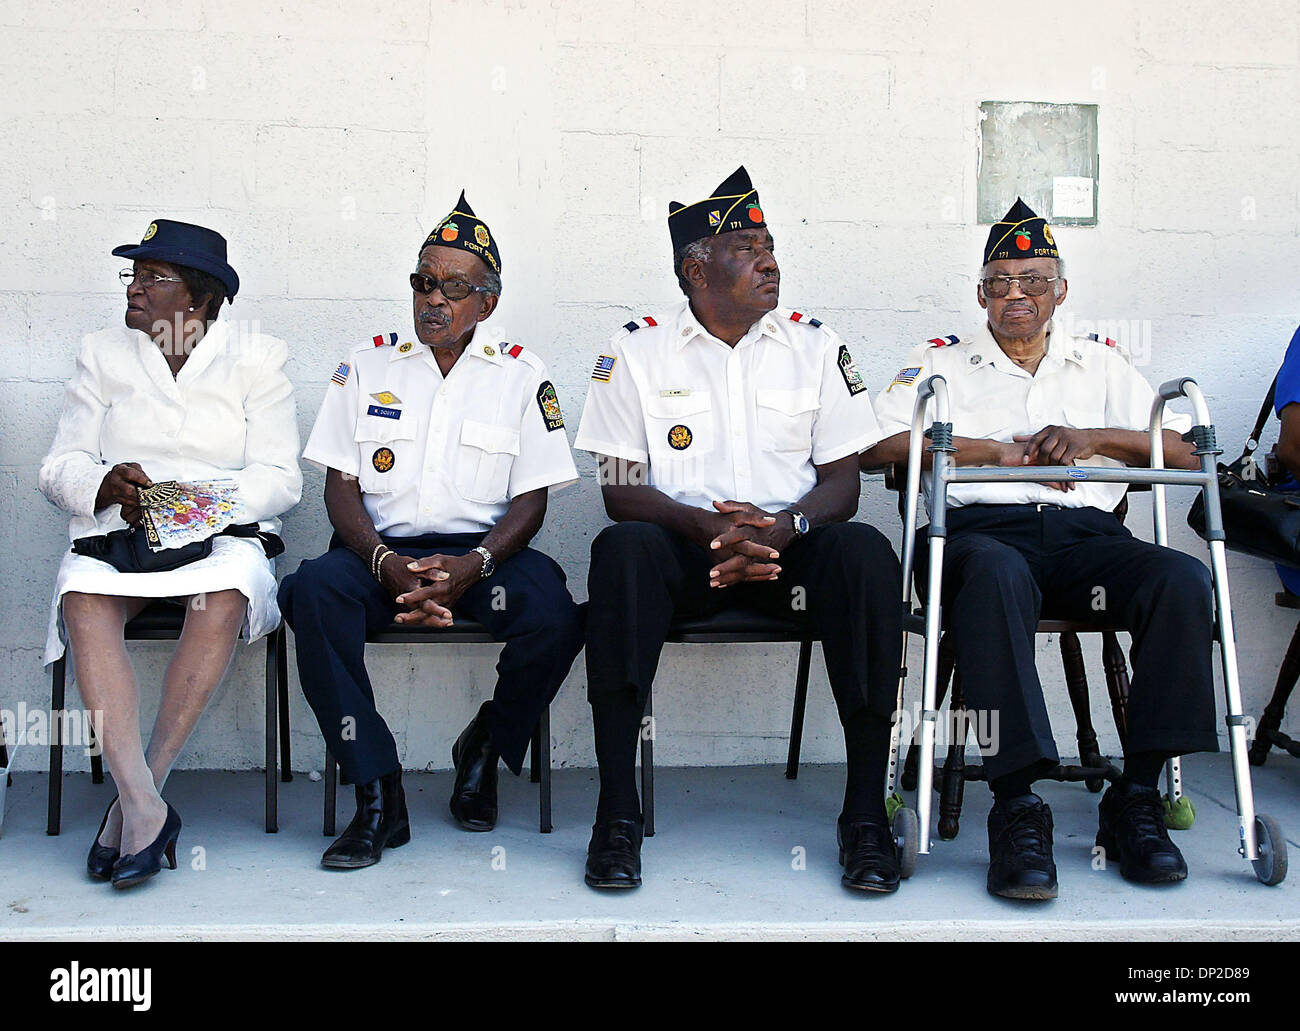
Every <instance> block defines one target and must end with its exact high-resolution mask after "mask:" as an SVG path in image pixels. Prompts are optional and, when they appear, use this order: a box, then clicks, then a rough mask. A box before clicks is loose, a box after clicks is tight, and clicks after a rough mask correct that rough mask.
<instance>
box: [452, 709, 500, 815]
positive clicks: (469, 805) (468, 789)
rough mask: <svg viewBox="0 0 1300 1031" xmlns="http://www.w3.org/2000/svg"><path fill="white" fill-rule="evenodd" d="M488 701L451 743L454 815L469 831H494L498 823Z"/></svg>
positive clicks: (497, 757) (495, 774)
mask: <svg viewBox="0 0 1300 1031" xmlns="http://www.w3.org/2000/svg"><path fill="white" fill-rule="evenodd" d="M491 704H492V703H491V702H484V703H483V704H482V706H480V708H479V710H478V715H477V716H475V717H474V718H473V719H472V720H470V721H469V726H468V727H466V728H465V729H464V730H463V731H461V735H460V737H458V738H457V739H456V743H455V744H454V745H452V746H451V761H452V763H453V764H454V765H455V767H456V784H455V786H454V787H453V788H452V789H451V815H452V816H454V817H455V818H456V822H457V823H459V824H460V825H461V826H462V827H464V828H465V829H466V830H467V831H490V830H491V829H492V828H493V827H495V826H496V825H497V760H498V759H500V755H499V754H498V752H497V750H496V749H495V748H493V747H492V735H491V734H490V733H489V732H488V713H487V710H488V706H489V705H491Z"/></svg>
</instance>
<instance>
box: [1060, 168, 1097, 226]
mask: <svg viewBox="0 0 1300 1031" xmlns="http://www.w3.org/2000/svg"><path fill="white" fill-rule="evenodd" d="M1092 212H1093V207H1092V179H1091V178H1090V177H1088V176H1077V175H1058V176H1056V177H1055V178H1054V179H1053V180H1052V217H1053V218H1092Z"/></svg>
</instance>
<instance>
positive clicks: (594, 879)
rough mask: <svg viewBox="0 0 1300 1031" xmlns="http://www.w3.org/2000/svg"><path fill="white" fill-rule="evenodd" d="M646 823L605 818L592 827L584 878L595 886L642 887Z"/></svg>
mask: <svg viewBox="0 0 1300 1031" xmlns="http://www.w3.org/2000/svg"><path fill="white" fill-rule="evenodd" d="M644 829H645V824H644V823H643V822H642V821H641V820H639V819H637V820H604V821H602V822H599V823H596V824H595V825H594V826H593V827H592V828H591V843H590V844H589V845H588V846H587V870H586V873H585V874H584V876H583V879H584V880H585V881H586V882H587V883H588V884H589V885H591V887H593V888H639V887H641V839H642V833H643V831H644Z"/></svg>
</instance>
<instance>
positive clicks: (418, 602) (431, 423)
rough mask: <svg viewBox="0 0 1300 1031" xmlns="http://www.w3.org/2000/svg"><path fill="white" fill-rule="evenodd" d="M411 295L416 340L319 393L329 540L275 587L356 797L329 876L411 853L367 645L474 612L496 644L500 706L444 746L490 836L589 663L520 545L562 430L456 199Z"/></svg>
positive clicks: (438, 683) (475, 823) (388, 344)
mask: <svg viewBox="0 0 1300 1031" xmlns="http://www.w3.org/2000/svg"><path fill="white" fill-rule="evenodd" d="M410 281H411V289H412V301H413V306H414V316H415V333H416V337H417V340H418V342H417V341H412V340H406V341H403V342H400V343H399V342H398V341H399V339H400V338H399V336H398V334H396V333H393V334H390V335H381V336H377V337H375V339H374V342H373V346H371V345H366V346H365V347H362V348H361V349H359V350H357V351H355V352H354V353H353V354H352V355H350V356H349V357H348V358H347V359H346V360H344V361H342V362H340V363H339V365H338V367H337V368H335V369H334V370H333V375H332V376H331V377H330V382H329V383H328V384H327V385H326V388H325V400H324V403H323V404H322V405H321V409H320V414H319V415H318V416H317V418H316V425H315V427H314V428H313V429H312V433H311V437H310V439H309V440H308V442H307V447H306V449H305V450H304V451H303V457H304V458H306V459H307V460H308V461H309V462H311V463H312V464H314V465H316V466H319V467H321V468H323V469H325V470H326V476H325V507H326V510H327V512H328V513H329V518H330V523H331V524H332V525H333V527H334V531H335V532H334V537H333V539H332V540H331V541H330V550H329V551H327V552H326V553H325V554H324V555H322V556H320V557H319V558H316V559H311V560H309V561H307V562H304V563H303V564H302V565H301V566H300V567H299V568H298V571H297V572H296V573H294V574H293V575H292V576H289V577H287V578H286V579H285V581H284V584H283V585H282V587H281V589H280V607H281V609H282V610H283V612H284V614H285V619H286V621H287V622H288V623H289V625H290V626H292V627H293V630H294V634H295V637H296V640H297V654H298V671H299V674H300V677H301V681H302V688H303V693H304V694H305V695H306V696H307V700H308V701H309V702H310V703H311V706H312V709H313V711H314V712H315V713H316V719H317V721H318V722H319V723H320V727H321V732H322V733H323V734H324V735H325V740H326V742H327V743H328V745H329V749H330V752H331V753H332V754H333V755H334V756H335V757H336V758H337V759H338V761H339V765H340V767H341V768H342V771H343V773H344V774H345V775H346V776H347V777H348V778H349V779H350V780H351V781H352V783H353V784H355V785H356V798H357V812H356V816H355V818H354V819H353V820H352V822H351V824H350V825H349V826H348V828H347V829H346V830H345V831H344V832H343V834H342V836H341V837H340V838H339V839H338V840H337V841H335V842H334V843H333V844H332V845H331V846H330V847H329V848H328V849H327V850H326V851H325V855H324V857H323V858H322V860H321V862H322V865H323V866H325V867H327V868H330V869H356V868H359V867H365V866H370V865H372V864H374V863H377V862H379V860H380V857H381V856H382V853H383V850H384V848H385V847H397V846H399V845H403V844H405V843H406V842H407V841H408V840H410V829H409V821H408V818H407V811H406V801H405V796H404V793H403V791H402V782H401V774H402V769H401V762H400V760H399V757H398V752H397V745H396V742H395V741H394V740H393V735H392V733H391V732H390V731H389V729H388V726H387V725H386V724H385V722H384V720H383V718H382V717H381V716H380V715H379V712H378V710H377V708H376V705H375V697H374V691H373V690H372V687H371V682H370V678H369V676H368V675H367V673H366V667H365V657H364V652H365V639H366V634H367V633H368V632H373V631H377V630H380V629H383V628H384V627H387V626H388V625H389V624H391V623H393V622H396V623H399V624H401V625H403V626H428V627H447V626H452V625H454V622H455V619H456V617H458V616H465V617H467V618H469V619H473V620H475V621H477V622H479V623H482V624H483V625H484V626H485V627H487V629H488V630H489V632H490V633H491V634H492V636H493V637H494V638H496V639H497V640H499V641H504V642H505V648H504V649H503V650H502V652H501V659H500V662H499V663H498V664H497V673H498V677H497V683H496V691H495V693H494V695H493V697H492V699H491V700H489V701H487V702H484V703H483V705H482V707H481V708H480V709H479V711H478V714H477V715H476V716H475V717H474V719H473V720H472V721H471V722H470V724H469V726H468V727H466V728H465V730H464V732H463V733H462V734H461V735H460V737H459V738H458V739H457V740H456V743H455V745H454V746H453V748H452V763H453V765H454V766H455V770H456V779H455V787H454V788H453V791H452V797H451V803H450V807H451V812H452V815H453V816H454V817H455V819H456V821H457V823H459V824H460V826H461V827H463V828H465V829H466V830H471V831H488V830H491V829H492V828H493V827H494V826H495V824H496V819H497V761H498V759H503V760H504V761H505V763H506V765H507V766H508V767H509V768H510V769H511V771H513V772H514V773H516V774H518V773H519V771H520V768H521V766H522V764H523V759H524V753H525V751H526V749H527V747H528V742H529V740H530V738H531V736H532V733H533V730H534V728H535V727H536V726H537V723H538V720H539V718H540V717H541V715H542V712H543V711H544V710H545V708H546V706H547V705H549V704H550V702H551V700H552V698H554V697H555V694H556V692H557V691H558V690H559V688H560V684H561V683H562V682H563V680H564V678H565V676H566V675H567V674H568V672H569V667H570V666H571V665H572V663H573V660H574V658H575V656H576V655H577V654H578V652H579V651H580V650H581V647H582V630H583V628H582V613H581V610H580V609H579V608H578V606H577V605H575V604H574V601H573V598H572V596H571V595H570V594H569V590H568V588H567V587H566V585H565V577H564V572H563V570H561V569H560V567H559V565H557V564H556V563H555V562H554V561H553V560H552V559H550V558H549V557H547V556H546V555H543V554H542V553H541V552H539V551H535V550H533V549H532V548H529V547H527V545H528V542H529V541H530V540H532V538H533V536H534V535H535V534H536V533H537V531H538V530H539V529H540V528H541V525H542V520H543V518H544V517H545V515H546V502H547V495H548V491H550V490H554V489H557V488H559V487H562V486H565V485H567V484H569V483H572V482H573V481H574V480H576V479H577V472H576V470H575V468H574V465H573V457H572V455H571V453H570V451H569V443H568V440H567V438H566V437H565V434H564V417H563V415H562V413H561V411H560V404H559V400H558V398H557V397H556V393H555V387H554V386H553V385H552V383H551V381H550V379H549V378H548V376H547V372H546V366H545V365H544V364H543V362H542V361H541V359H540V358H538V357H537V356H536V355H535V354H533V353H532V352H531V351H528V350H525V349H524V348H523V347H521V346H520V345H518V344H515V343H511V342H508V341H506V340H503V339H502V337H501V336H500V335H499V334H497V333H494V332H493V327H492V326H491V324H490V323H488V321H487V320H488V319H489V318H490V316H491V315H492V313H493V312H494V311H495V310H496V306H497V302H498V300H499V299H500V296H501V257H500V252H499V250H498V248H497V243H496V240H495V239H494V238H493V236H492V234H491V232H490V230H489V229H488V227H487V225H486V224H485V223H484V222H483V220H482V219H480V218H478V216H476V215H475V214H474V211H473V209H472V208H470V206H469V204H468V203H467V202H466V200H465V195H464V193H463V192H462V193H461V196H460V200H459V202H458V203H457V205H456V208H455V210H453V211H452V212H451V214H449V215H448V216H447V217H446V218H444V219H443V220H442V221H441V222H439V223H438V225H437V227H436V228H435V229H434V230H433V232H432V233H430V234H429V236H428V238H427V239H426V240H425V241H424V244H423V245H422V246H421V249H420V256H419V264H418V266H417V267H416V270H415V272H413V273H412V274H411V277H410ZM430 681H431V682H430V684H429V686H430V687H431V688H432V689H434V690H435V691H438V692H441V691H442V690H445V689H446V688H449V687H451V685H450V684H449V683H447V681H446V680H445V679H444V678H437V677H434V678H430ZM455 693H456V694H459V689H457V690H456V691H455ZM435 706H436V707H438V708H442V705H441V700H439V701H438V702H435Z"/></svg>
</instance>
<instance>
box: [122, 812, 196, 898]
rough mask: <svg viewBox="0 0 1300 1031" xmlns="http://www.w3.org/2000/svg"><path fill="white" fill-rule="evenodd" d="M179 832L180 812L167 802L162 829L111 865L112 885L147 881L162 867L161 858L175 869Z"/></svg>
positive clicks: (123, 886)
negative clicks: (144, 843) (144, 845)
mask: <svg viewBox="0 0 1300 1031" xmlns="http://www.w3.org/2000/svg"><path fill="white" fill-rule="evenodd" d="M180 834H181V814H180V813H178V812H177V811H176V810H175V809H173V808H172V804H171V803H170V802H168V803H167V819H166V820H164V821H163V825H162V830H160V831H159V832H158V837H156V838H154V839H153V841H151V842H150V843H149V844H148V845H147V846H146V847H145V848H143V849H141V850H140V851H139V852H132V853H131V854H130V855H126V856H123V857H122V858H121V859H119V860H118V861H117V863H116V865H114V867H113V887H114V888H129V887H131V886H132V885H135V884H139V883H140V882H141V881H147V880H148V879H149V878H150V877H152V876H153V875H154V874H156V873H157V872H158V871H159V870H161V869H162V861H163V858H164V857H166V859H167V865H168V866H169V867H170V868H171V869H173V870H175V869H176V839H177V838H179V837H180Z"/></svg>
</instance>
